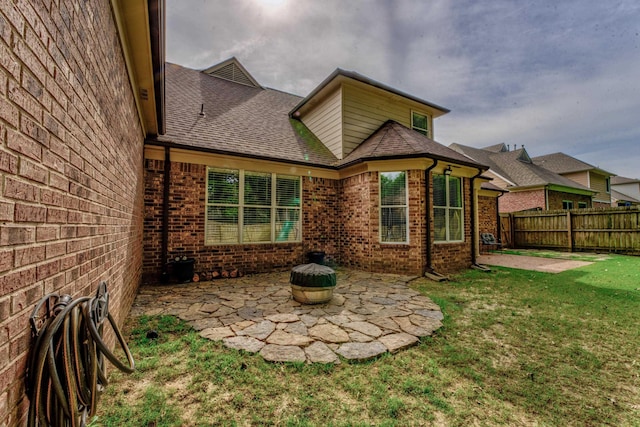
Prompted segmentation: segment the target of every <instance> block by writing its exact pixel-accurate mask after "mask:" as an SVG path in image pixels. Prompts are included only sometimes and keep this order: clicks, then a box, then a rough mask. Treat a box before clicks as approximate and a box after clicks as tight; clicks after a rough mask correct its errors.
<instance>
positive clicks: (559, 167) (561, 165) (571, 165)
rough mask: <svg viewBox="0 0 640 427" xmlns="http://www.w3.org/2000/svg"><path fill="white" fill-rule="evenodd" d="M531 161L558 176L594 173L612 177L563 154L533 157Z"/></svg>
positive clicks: (608, 173) (595, 167)
mask: <svg viewBox="0 0 640 427" xmlns="http://www.w3.org/2000/svg"><path fill="white" fill-rule="evenodd" d="M532 160H533V163H535V164H536V165H539V166H542V167H543V168H545V169H549V170H550V171H552V172H555V173H558V174H566V173H574V172H584V171H595V172H598V173H600V174H602V175H608V176H611V175H614V174H612V173H610V172H607V171H605V170H602V169H600V168H598V167H597V166H593V165H591V164H589V163H587V162H583V161H582V160H578V159H576V158H575V157H571V156H569V155H568V154H565V153H553V154H547V155H544V156H538V157H534V158H533V159H532Z"/></svg>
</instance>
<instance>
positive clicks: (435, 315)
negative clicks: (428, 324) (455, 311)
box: [415, 310, 444, 320]
mask: <svg viewBox="0 0 640 427" xmlns="http://www.w3.org/2000/svg"><path fill="white" fill-rule="evenodd" d="M415 313H416V314H419V315H421V316H424V317H430V318H432V319H436V320H443V319H444V315H443V314H442V311H440V310H416V311H415Z"/></svg>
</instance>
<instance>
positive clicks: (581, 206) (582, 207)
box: [578, 202, 587, 209]
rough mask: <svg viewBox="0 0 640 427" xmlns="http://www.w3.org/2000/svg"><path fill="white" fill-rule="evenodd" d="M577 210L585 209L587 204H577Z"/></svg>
mask: <svg viewBox="0 0 640 427" xmlns="http://www.w3.org/2000/svg"><path fill="white" fill-rule="evenodd" d="M578 209H587V202H578Z"/></svg>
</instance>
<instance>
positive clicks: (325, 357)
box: [304, 341, 340, 364]
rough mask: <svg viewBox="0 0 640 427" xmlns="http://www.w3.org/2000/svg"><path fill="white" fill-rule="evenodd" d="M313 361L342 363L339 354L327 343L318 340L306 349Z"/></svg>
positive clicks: (310, 359) (309, 358)
mask: <svg viewBox="0 0 640 427" xmlns="http://www.w3.org/2000/svg"><path fill="white" fill-rule="evenodd" d="M304 352H305V353H306V354H307V359H308V360H309V362H311V363H336V364H338V363H340V359H339V358H338V356H337V355H336V354H335V353H334V352H333V350H331V349H330V348H329V347H328V346H327V345H326V344H325V343H323V342H321V341H316V342H314V343H313V344H311V345H310V346H309V347H307V348H305V349H304Z"/></svg>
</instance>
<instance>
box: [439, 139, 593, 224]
mask: <svg viewBox="0 0 640 427" xmlns="http://www.w3.org/2000/svg"><path fill="white" fill-rule="evenodd" d="M449 147H450V148H452V149H453V150H456V151H458V152H459V153H462V154H464V155H466V156H467V157H469V158H470V159H473V160H474V161H477V162H479V163H481V164H485V165H488V166H489V170H488V171H487V172H486V173H485V176H488V177H490V178H492V181H491V183H492V184H493V185H495V186H497V187H499V188H501V189H504V190H508V193H505V194H504V195H502V196H501V197H500V198H499V199H498V200H499V202H498V203H499V210H500V212H517V211H523V210H533V209H535V210H554V209H574V208H590V207H592V196H593V195H594V194H595V193H596V191H593V190H591V189H589V188H588V187H586V186H584V185H581V184H578V183H576V182H574V181H572V180H570V179H568V178H566V177H564V176H562V175H559V174H557V173H555V172H552V171H550V170H548V169H546V168H543V167H541V166H539V165H536V164H535V163H534V162H533V160H532V159H531V157H529V154H528V153H527V151H526V150H525V148H524V147H522V148H519V149H514V150H509V149H508V147H507V146H506V145H505V144H497V145H492V146H490V147H485V148H473V147H469V146H466V145H461V144H451V145H450V146H449Z"/></svg>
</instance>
